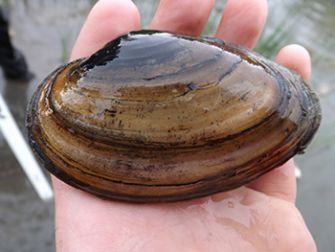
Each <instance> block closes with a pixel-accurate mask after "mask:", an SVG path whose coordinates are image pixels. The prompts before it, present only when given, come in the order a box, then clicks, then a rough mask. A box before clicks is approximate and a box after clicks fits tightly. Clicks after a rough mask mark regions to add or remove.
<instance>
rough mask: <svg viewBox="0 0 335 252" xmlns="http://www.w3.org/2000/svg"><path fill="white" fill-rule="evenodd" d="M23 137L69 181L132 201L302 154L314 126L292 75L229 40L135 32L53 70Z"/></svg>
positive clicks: (176, 195)
mask: <svg viewBox="0 0 335 252" xmlns="http://www.w3.org/2000/svg"><path fill="white" fill-rule="evenodd" d="M27 114H28V116H27V128H28V137H29V141H30V145H31V146H32V148H33V150H34V152H35V154H36V156H37V157H38V159H39V161H40V162H41V163H42V164H43V166H44V167H45V168H47V169H48V170H49V171H50V172H51V173H53V174H54V175H55V176H57V177H58V178H60V179H61V180H63V181H65V182H66V183H68V184H70V185H72V186H75V187H77V188H81V189H83V190H85V191H87V192H91V193H93V194H96V195H99V196H103V197H107V198H112V199H119V200H127V201H134V202H160V201H177V200H185V199H190V198H195V197H200V196H205V195H209V194H213V193H216V192H220V191H226V190H230V189H233V188H237V187H239V186H241V185H244V184H246V183H248V182H250V181H252V180H254V179H256V178H258V177H259V176H261V175H262V174H264V173H266V172H267V171H269V170H271V169H273V168H275V167H277V166H279V165H281V164H283V163H284V162H285V161H287V160H288V159H289V158H291V157H292V156H294V155H295V154H296V153H299V152H302V151H303V150H304V149H305V147H306V145H307V143H308V142H309V141H310V140H311V138H312V136H313V135H314V133H315V131H316V130H317V128H318V126H319V123H320V107H319V103H318V99H317V97H316V95H315V93H314V92H313V91H311V89H310V88H309V87H308V85H307V84H305V83H304V82H303V80H302V79H301V78H300V77H299V76H298V75H296V74H294V73H291V72H290V71H289V70H287V69H285V68H283V67H281V66H279V65H277V64H275V63H273V62H271V61H268V60H266V59H264V58H262V57H261V56H259V55H257V54H255V53H253V52H251V51H249V50H247V49H244V48H241V47H238V46H236V45H231V44H226V43H224V42H223V41H221V40H217V39H212V38H191V37H186V36H182V35H176V34H170V33H165V32H158V31H139V32H132V33H129V34H127V35H124V36H121V37H119V38H117V39H116V40H113V41H111V42H110V43H108V44H107V45H106V46H105V47H104V48H102V49H101V50H99V51H98V52H96V53H95V54H93V55H92V56H91V57H88V58H84V59H79V60H76V61H73V62H71V63H69V64H67V65H64V66H61V67H60V68H58V69H57V70H55V71H54V72H53V73H51V74H50V75H49V76H48V77H47V78H46V79H45V80H44V81H43V82H42V84H41V85H40V86H39V87H38V90H37V91H36V92H35V94H34V96H33V98H32V100H31V103H30V106H29V108H28V113H27Z"/></svg>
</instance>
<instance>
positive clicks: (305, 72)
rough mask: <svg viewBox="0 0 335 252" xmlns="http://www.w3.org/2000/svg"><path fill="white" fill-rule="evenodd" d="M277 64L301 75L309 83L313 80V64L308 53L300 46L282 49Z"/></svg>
mask: <svg viewBox="0 0 335 252" xmlns="http://www.w3.org/2000/svg"><path fill="white" fill-rule="evenodd" d="M276 62H277V63H279V64H281V65H283V66H286V67H287V68H290V69H292V70H294V71H296V72H297V73H299V74H300V75H301V76H302V78H303V79H304V80H306V81H308V80H309V79H310V78H311V72H312V64H311V57H310V56H309V53H308V51H307V50H306V49H305V48H304V47H302V46H300V45H288V46H285V47H284V48H282V49H281V50H280V51H279V53H278V55H277V58H276Z"/></svg>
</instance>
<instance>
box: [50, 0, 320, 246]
mask: <svg viewBox="0 0 335 252" xmlns="http://www.w3.org/2000/svg"><path fill="white" fill-rule="evenodd" d="M213 5H214V0H182V1H180V0H179V1H177V0H161V1H160V4H159V7H158V10H157V12H156V15H155V16H154V18H153V20H152V22H151V24H150V28H151V29H157V30H165V31H172V32H177V33H182V34H187V35H193V36H199V35H200V33H201V32H202V30H203V28H204V26H205V24H206V22H207V19H208V17H209V14H210V12H211V10H212V8H213ZM266 16H267V3H266V1H265V0H230V1H228V2H227V4H226V6H225V9H224V12H223V16H222V19H221V22H220V24H219V27H218V28H217V31H216V34H214V36H216V37H218V38H221V39H223V40H226V41H229V42H234V43H237V44H240V45H243V46H245V47H249V48H252V47H253V46H254V45H255V43H256V42H257V39H258V37H259V35H260V33H261V31H262V29H263V26H264V23H265V20H266ZM138 29H140V16H139V12H138V10H137V8H136V7H135V6H134V4H133V3H132V2H131V1H130V0H100V1H99V2H98V3H97V4H96V5H95V6H94V8H93V9H92V11H91V13H90V14H89V16H88V18H87V20H86V23H85V24H84V26H83V28H82V30H81V33H80V35H79V37H78V40H77V42H76V45H75V47H74V49H73V52H72V60H73V59H76V58H79V57H84V56H88V55H90V54H92V53H93V52H95V51H96V50H97V49H99V48H100V47H102V46H103V45H104V44H105V43H106V42H108V41H110V40H112V39H114V38H116V37H117V36H119V35H121V34H124V33H127V32H129V31H131V30H138ZM277 62H278V63H280V64H283V65H285V66H287V67H289V68H292V69H294V70H295V71H297V72H299V73H300V74H301V75H302V76H303V77H304V78H305V79H309V77H310V72H311V69H310V59H309V55H308V53H307V52H306V50H304V49H303V48H302V47H300V46H297V45H291V46H287V47H285V48H283V49H282V50H281V51H280V52H279V54H278V56H277ZM53 185H54V189H55V195H56V196H55V197H56V198H55V200H56V201H55V206H56V246H57V250H58V251H71V252H72V251H80V252H85V251H118V252H122V251H160V252H163V251H247V252H248V251H281V252H283V251H299V252H300V251H306V252H309V251H316V247H315V244H314V241H313V238H312V237H311V235H310V233H309V231H308V229H307V227H306V225H305V223H304V220H303V218H302V217H301V215H300V213H299V211H298V210H297V208H296V207H295V204H294V203H295V194H296V181H295V176H294V164H293V161H289V162H288V163H286V164H285V165H283V166H281V167H279V168H277V169H275V170H273V171H272V172H270V173H268V174H266V175H264V176H263V177H261V178H259V179H258V180H256V181H254V182H253V183H251V184H249V185H247V186H245V187H241V188H239V189H236V190H233V191H230V192H225V193H218V194H215V195H212V196H208V197H204V198H201V199H196V200H191V201H185V202H177V203H160V204H131V203H124V202H117V201H108V200H104V199H101V198H97V197H95V196H93V195H90V194H88V193H85V192H83V191H80V190H77V189H75V188H72V187H70V186H68V185H66V184H64V183H62V182H61V181H59V180H58V179H56V178H53Z"/></svg>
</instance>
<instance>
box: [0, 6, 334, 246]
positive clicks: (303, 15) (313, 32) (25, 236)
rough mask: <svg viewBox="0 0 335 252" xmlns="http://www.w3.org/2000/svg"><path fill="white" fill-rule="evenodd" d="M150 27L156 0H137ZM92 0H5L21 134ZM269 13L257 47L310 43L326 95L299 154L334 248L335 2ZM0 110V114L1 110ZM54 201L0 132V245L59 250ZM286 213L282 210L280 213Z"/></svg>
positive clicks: (311, 199) (302, 198) (13, 99)
mask: <svg viewBox="0 0 335 252" xmlns="http://www.w3.org/2000/svg"><path fill="white" fill-rule="evenodd" d="M134 2H135V3H136V4H137V6H138V7H139V9H140V12H141V14H142V18H143V21H142V22H143V27H146V26H147V24H148V23H149V22H150V19H151V17H152V15H153V13H154V12H155V9H156V7H157V5H158V1H148V0H135V1H134ZM216 2H217V3H216V7H215V9H214V10H213V12H212V15H211V17H210V21H209V23H208V26H207V27H206V30H205V34H206V35H210V34H212V33H213V31H214V30H215V27H216V26H217V24H218V22H219V20H220V16H221V13H222V10H223V7H224V2H225V1H218V0H217V1H216ZM94 3H95V1H90V0H77V1H67V0H53V1H50V0H29V1H28V0H7V1H5V0H0V5H1V7H2V10H3V12H4V13H5V15H6V16H7V17H8V19H9V20H10V32H9V33H10V36H11V38H12V40H13V42H14V45H15V47H16V48H18V49H19V50H20V51H21V52H23V54H24V55H25V58H26V60H27V62H28V65H29V68H30V70H31V71H32V72H33V73H34V77H33V78H32V79H31V80H30V81H25V82H24V81H18V80H8V79H6V78H5V76H4V73H3V72H0V93H1V94H2V96H3V97H4V98H5V100H6V103H7V105H8V107H9V108H10V111H11V113H12V114H13V115H14V118H15V120H16V123H17V124H18V125H19V128H20V129H21V131H22V132H24V114H25V108H26V104H27V101H28V100H29V98H30V96H31V94H32V92H33V91H34V90H35V88H36V86H37V85H38V83H39V82H40V81H41V80H42V79H43V77H45V76H46V75H47V74H48V73H49V72H50V71H52V70H53V69H54V68H55V67H57V66H58V65H60V64H61V63H64V62H66V61H67V60H68V57H69V53H70V51H71V48H72V46H73V44H74V41H75V38H76V36H77V35H78V33H79V30H80V27H81V25H82V24H83V22H84V20H85V17H86V15H87V14H88V12H89V10H90V8H91V7H92V5H93V4H94ZM269 5H270V15H269V18H268V22H267V25H266V29H265V31H264V33H263V35H262V38H261V40H260V42H259V43H258V45H257V47H256V51H258V52H260V53H262V54H263V55H265V56H266V57H269V58H274V57H275V55H276V53H277V52H278V50H279V49H280V48H281V47H282V46H284V45H286V44H290V43H299V44H301V45H303V46H305V47H306V48H307V49H308V50H309V52H310V53H311V55H312V59H313V79H312V85H313V87H314V88H315V89H316V90H317V92H318V93H319V95H320V97H321V105H322V110H323V121H322V125H321V129H320V131H319V132H318V134H317V136H316V138H315V139H314V141H313V143H312V145H311V146H310V147H309V148H308V150H307V153H306V154H305V155H303V156H299V157H297V158H296V162H297V164H298V165H299V167H300V168H301V170H302V178H301V180H300V181H299V183H298V201H297V204H298V208H299V209H300V210H301V212H302V214H303V216H304V218H305V220H306V223H307V225H308V227H309V228H310V230H311V232H312V234H313V237H314V239H315V240H316V243H317V246H318V249H319V251H321V252H334V251H335V239H334V234H335V218H334V213H335V201H334V199H335V184H334V177H335V169H333V168H334V164H335V130H334V127H335V116H334V111H335V83H334V80H335V75H334V69H335V59H334V49H335V36H334V34H335V33H334V27H335V1H333V0H319V1H313V0H284V1H283V0H269ZM1 109H2V108H0V120H1V111H2V110H1ZM53 215H54V212H53V202H52V200H47V201H43V200H41V199H40V198H39V197H38V195H37V193H36V192H35V191H34V188H33V187H32V185H31V183H30V182H29V180H28V178H27V176H26V175H25V173H24V172H23V170H22V168H21V166H20V164H19V163H18V161H17V159H16V157H15V155H14V154H13V152H12V150H11V149H10V148H9V145H8V143H7V141H6V140H5V138H4V134H2V133H1V130H0V251H2V252H7V251H11V252H12V251H35V252H39V251H43V252H45V251H54V221H53ZM283 218H285V216H283Z"/></svg>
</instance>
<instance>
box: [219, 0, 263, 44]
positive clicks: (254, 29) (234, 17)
mask: <svg viewBox="0 0 335 252" xmlns="http://www.w3.org/2000/svg"><path fill="white" fill-rule="evenodd" d="M267 15H268V4H267V1H266V0H239V1H235V0H228V1H227V4H226V6H225V8H224V10H223V15H222V19H221V21H220V25H219V27H218V30H217V32H216V35H215V36H216V37H219V38H221V39H223V40H225V41H228V42H231V43H235V44H239V45H242V46H245V47H248V48H252V47H254V46H255V44H256V42H257V40H258V38H259V36H260V35H261V32H262V31H263V28H264V25H265V22H266V18H267Z"/></svg>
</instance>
